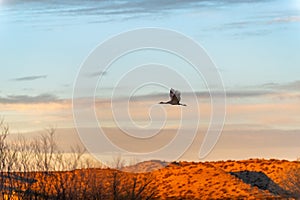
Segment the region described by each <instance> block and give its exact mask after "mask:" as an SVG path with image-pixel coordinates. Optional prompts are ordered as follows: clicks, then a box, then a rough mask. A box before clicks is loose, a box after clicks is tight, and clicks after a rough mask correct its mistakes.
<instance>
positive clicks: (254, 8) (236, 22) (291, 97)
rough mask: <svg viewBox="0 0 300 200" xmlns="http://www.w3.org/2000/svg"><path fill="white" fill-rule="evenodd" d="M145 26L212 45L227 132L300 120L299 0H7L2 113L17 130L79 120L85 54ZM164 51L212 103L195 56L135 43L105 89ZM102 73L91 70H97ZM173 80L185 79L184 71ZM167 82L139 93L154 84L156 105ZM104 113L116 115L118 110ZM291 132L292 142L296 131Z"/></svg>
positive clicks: (2, 15)
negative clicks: (76, 102) (74, 101)
mask: <svg viewBox="0 0 300 200" xmlns="http://www.w3.org/2000/svg"><path fill="white" fill-rule="evenodd" d="M142 27H159V28H166V29H172V30H175V31H178V32H180V33H182V34H185V35H187V36H188V37H190V38H192V39H194V40H195V41H196V42H198V43H199V44H200V45H201V46H202V47H203V48H204V49H205V50H206V51H207V53H208V55H209V56H210V57H211V59H212V60H213V61H214V63H215V64H216V66H217V68H218V70H219V72H220V74H221V76H222V78H223V81H224V86H225V88H226V90H227V97H228V102H227V103H228V114H227V119H226V127H225V129H226V130H225V132H229V133H230V134H234V133H237V132H238V131H242V132H249V131H250V132H251V130H252V129H253V128H254V129H255V130H256V131H257V132H259V130H261V129H263V130H267V131H266V132H268V131H269V132H271V131H272V130H276V131H277V132H280V133H281V131H282V133H285V131H287V130H288V131H291V130H300V127H299V122H300V118H299V116H300V115H299V106H298V105H299V100H300V92H299V91H300V78H299V74H300V67H299V64H300V56H299V52H300V1H299V0H287V1H280V0H262V1H259V0H254V1H249V0H220V1H217V0H211V1H205V0H199V1H197V0H187V1H179V0H178V1H177V0H175V1H174V0H166V1H161V0H153V1H146V0H140V1H138V0H133V1H129V0H119V1H96V0H88V1H79V0H75V1H72V2H71V1H59V0H57V1H56V0H55V1H52V0H51V1H50V0H45V1H35V0H29V1H25V0H0V67H1V76H0V84H1V88H0V109H1V110H0V116H4V118H5V119H6V121H8V123H10V124H11V126H12V129H13V130H14V131H16V132H23V131H32V130H37V129H43V128H44V127H45V126H48V125H54V126H56V127H58V128H70V127H73V126H74V124H73V119H72V108H71V103H70V101H71V98H72V92H73V84H74V82H75V81H76V77H77V74H78V72H79V70H80V66H81V64H82V63H83V62H84V60H85V59H86V58H87V56H88V55H89V53H90V52H91V51H92V50H93V49H94V48H96V47H97V46H98V45H99V44H100V43H101V42H103V41H105V40H107V39H108V38H110V37H112V36H114V35H117V34H119V33H121V32H124V31H128V30H132V29H137V28H142ZM134 56H137V57H139V59H140V60H139V59H136V58H134ZM162 57H163V58H167V59H166V60H167V61H169V62H167V63H166V64H169V65H171V66H172V67H173V68H174V69H176V70H178V71H180V72H181V73H183V74H184V73H186V76H188V77H189V78H190V79H189V80H190V81H193V82H194V83H196V84H197V87H196V88H194V90H195V91H197V92H198V93H197V95H198V97H199V98H200V99H201V100H202V101H203V103H204V105H207V104H206V103H207V102H206V100H207V88H205V84H204V82H203V80H202V82H201V81H200V82H197V81H198V79H197V78H195V77H193V76H192V74H193V72H192V71H189V70H188V69H187V68H188V64H187V63H184V62H183V61H182V60H178V58H174V57H172V55H168V54H166V53H162V52H160V53H159V55H158V52H151V51H144V52H135V53H133V54H131V55H128V57H127V58H121V59H120V60H119V61H118V62H116V63H115V65H114V67H115V68H114V69H112V71H110V72H108V73H107V74H105V76H104V81H106V82H105V83H104V87H105V88H106V90H105V91H104V92H103V91H99V93H98V94H97V96H98V97H100V98H103V97H104V98H107V97H108V95H109V94H111V88H112V87H113V84H114V80H116V79H117V78H118V77H119V76H120V74H122V72H123V71H126V68H125V67H124V66H126V65H127V66H129V65H131V64H136V63H139V62H141V63H142V62H143V61H149V60H151V59H152V60H156V61H160V59H161V58H162ZM143 58H144V60H143ZM123 64H124V65H123ZM186 69H187V70H186ZM97 73H98V72H91V74H87V76H90V77H91V78H93V77H96V76H97ZM126 83H127V85H126V87H128V88H130V87H134V85H130V83H131V82H130V81H128V82H126ZM133 83H134V82H133ZM174 85H175V86H172V87H177V86H178V87H180V85H177V83H176V80H175V81H174ZM179 89H182V90H183V100H185V102H187V103H190V101H189V97H190V95H191V93H190V92H191V91H185V90H184V89H185V88H179ZM164 92H165V91H164V90H163V89H162V88H160V89H159V88H156V87H145V88H144V91H138V93H137V94H140V95H145V94H146V97H144V98H142V102H141V103H144V104H142V105H143V106H145V105H147V106H150V107H151V105H152V104H153V102H157V101H159V100H163V99H161V98H168V95H167V94H166V95H165V96H163V93H164ZM166 93H167V92H166ZM124 94H126V92H124V91H123V93H122V92H121V93H120V94H119V95H120V96H122V95H124ZM147 94H151V95H152V96H151V95H148V96H147ZM153 94H154V98H153ZM155 95H156V96H155ZM184 97H186V98H185V99H184ZM151 98H152V99H151ZM203 99H204V100H203ZM102 100H103V99H102ZM102 100H101V99H99V102H100V103H99V106H100V107H101V106H103V110H104V111H105V113H108V115H109V113H110V108H109V107H105V103H103V102H102ZM103 101H104V102H105V100H103ZM102 103H103V104H102ZM121 105H123V104H121ZM143 106H141V107H139V109H140V110H134V113H135V114H134V117H135V118H138V119H139V120H140V122H141V123H142V124H143V123H145V122H147V119H148V118H147V117H148V113H147V115H146V116H144V115H141V113H143V112H144V111H143V110H142V109H143V108H142V107H143ZM207 106H208V107H209V105H207ZM151 108H152V107H151ZM203 110H204V113H203V115H204V118H205V119H209V115H208V114H207V113H206V107H205V108H204V109H203ZM155 114H157V113H155V112H154V115H155ZM173 114H174V113H173ZM157 115H158V114H157ZM171 116H176V115H175V114H174V115H172V114H171ZM139 117H140V118H139ZM105 120H107V121H105ZM172 120H174V121H175V122H176V120H177V119H176V118H174V119H172ZM157 121H158V122H159V119H158V120H157ZM104 122H105V123H106V124H108V125H107V126H111V124H112V123H111V120H110V119H106V118H105V119H104ZM205 122H207V121H206V120H204V122H202V123H203V124H205ZM203 124H202V125H203ZM33 127H34V128H33ZM170 127H172V126H170ZM277 132H276V133H277ZM255 133H256V132H255ZM293 137H294V135H293ZM279 141H280V140H279ZM286 141H287V142H286V143H285V144H287V145H288V142H289V141H291V140H290V139H288V138H286ZM226 144H228V143H226ZM253 145H255V141H254V143H253ZM270 145H271V144H270ZM293 145H294V144H293ZM293 148H296V147H293ZM297 148H298V147H297ZM297 148H296V150H295V149H294V150H295V152H297V151H298V150H299V148H298V149H297ZM271 152H272V151H271ZM295 152H294V153H295ZM275 154H276V153H275ZM254 155H258V154H254ZM276 155H277V154H276ZM278 155H279V157H280V154H278ZM281 156H282V155H281ZM289 156H290V157H293V156H295V154H293V155H289Z"/></svg>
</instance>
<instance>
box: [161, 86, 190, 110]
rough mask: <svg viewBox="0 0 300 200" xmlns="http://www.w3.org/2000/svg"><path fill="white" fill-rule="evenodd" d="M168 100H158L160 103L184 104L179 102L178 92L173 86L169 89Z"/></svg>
mask: <svg viewBox="0 0 300 200" xmlns="http://www.w3.org/2000/svg"><path fill="white" fill-rule="evenodd" d="M170 98H171V100H170V101H167V102H163V101H161V102H159V103H160V104H171V105H180V106H186V104H181V103H179V102H180V100H181V97H180V92H179V91H178V90H174V89H173V88H171V89H170Z"/></svg>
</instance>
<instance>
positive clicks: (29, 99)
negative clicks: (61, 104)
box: [0, 94, 58, 104]
mask: <svg viewBox="0 0 300 200" xmlns="http://www.w3.org/2000/svg"><path fill="white" fill-rule="evenodd" d="M57 100H58V98H57V97H56V96H55V95H52V94H40V95H37V96H29V95H8V96H7V97H0V103H2V104H20V103H22V104H34V103H50V102H54V101H57Z"/></svg>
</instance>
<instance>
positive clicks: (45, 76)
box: [11, 75, 47, 81]
mask: <svg viewBox="0 0 300 200" xmlns="http://www.w3.org/2000/svg"><path fill="white" fill-rule="evenodd" d="M45 78H47V75H38V76H23V77H19V78H14V79H11V80H12V81H34V80H37V79H45Z"/></svg>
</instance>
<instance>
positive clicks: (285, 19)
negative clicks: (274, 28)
mask: <svg viewBox="0 0 300 200" xmlns="http://www.w3.org/2000/svg"><path fill="white" fill-rule="evenodd" d="M288 22H300V16H284V17H278V18H275V19H273V20H271V21H270V22H269V23H270V24H274V23H288Z"/></svg>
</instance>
